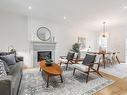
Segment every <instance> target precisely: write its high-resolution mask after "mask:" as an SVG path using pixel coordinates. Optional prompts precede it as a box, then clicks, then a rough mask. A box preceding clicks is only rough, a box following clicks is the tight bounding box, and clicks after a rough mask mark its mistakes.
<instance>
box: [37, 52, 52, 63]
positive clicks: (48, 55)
mask: <svg viewBox="0 0 127 95" xmlns="http://www.w3.org/2000/svg"><path fill="white" fill-rule="evenodd" d="M45 57H48V58H50V59H52V51H38V57H37V58H38V62H39V61H40V59H41V58H45Z"/></svg>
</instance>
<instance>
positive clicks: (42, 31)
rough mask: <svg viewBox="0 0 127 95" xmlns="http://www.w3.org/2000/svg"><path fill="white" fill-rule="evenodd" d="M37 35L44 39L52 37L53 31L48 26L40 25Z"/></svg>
mask: <svg viewBox="0 0 127 95" xmlns="http://www.w3.org/2000/svg"><path fill="white" fill-rule="evenodd" d="M37 37H38V38H39V39H40V40H42V41H48V40H50V39H51V31H50V30H49V29H48V28H47V27H40V28H38V30H37Z"/></svg>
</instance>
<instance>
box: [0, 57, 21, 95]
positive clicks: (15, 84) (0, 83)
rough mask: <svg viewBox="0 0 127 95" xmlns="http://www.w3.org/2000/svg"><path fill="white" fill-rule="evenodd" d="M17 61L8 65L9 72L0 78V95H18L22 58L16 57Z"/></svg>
mask: <svg viewBox="0 0 127 95" xmlns="http://www.w3.org/2000/svg"><path fill="white" fill-rule="evenodd" d="M17 59H18V62H16V64H14V65H10V66H8V67H9V70H10V71H9V73H8V74H7V78H6V79H5V80H0V95H18V90H19V87H20V82H21V79H22V66H23V58H22V57H20V58H17Z"/></svg>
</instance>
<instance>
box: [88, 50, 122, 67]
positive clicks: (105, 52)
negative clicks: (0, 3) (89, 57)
mask: <svg viewBox="0 0 127 95" xmlns="http://www.w3.org/2000/svg"><path fill="white" fill-rule="evenodd" d="M88 53H91V54H99V55H102V63H103V64H104V68H105V65H106V55H108V54H116V53H120V52H111V51H100V52H88ZM115 57H116V60H117V61H118V63H119V64H120V61H119V59H118V56H117V55H115Z"/></svg>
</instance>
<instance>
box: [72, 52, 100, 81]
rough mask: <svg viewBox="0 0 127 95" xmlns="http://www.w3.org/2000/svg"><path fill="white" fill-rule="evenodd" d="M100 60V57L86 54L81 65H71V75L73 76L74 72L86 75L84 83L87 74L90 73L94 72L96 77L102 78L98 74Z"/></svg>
mask: <svg viewBox="0 0 127 95" xmlns="http://www.w3.org/2000/svg"><path fill="white" fill-rule="evenodd" d="M100 59H101V56H100V55H90V54H86V57H85V58H84V60H83V62H82V63H79V64H73V67H74V71H73V75H74V74H75V71H76V70H79V71H81V72H84V73H86V74H87V77H86V83H87V82H88V78H89V74H90V73H91V72H96V73H97V74H98V75H100V76H101V77H102V75H101V74H100V72H99V67H100Z"/></svg>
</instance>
